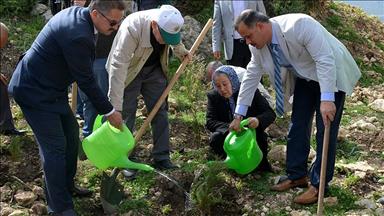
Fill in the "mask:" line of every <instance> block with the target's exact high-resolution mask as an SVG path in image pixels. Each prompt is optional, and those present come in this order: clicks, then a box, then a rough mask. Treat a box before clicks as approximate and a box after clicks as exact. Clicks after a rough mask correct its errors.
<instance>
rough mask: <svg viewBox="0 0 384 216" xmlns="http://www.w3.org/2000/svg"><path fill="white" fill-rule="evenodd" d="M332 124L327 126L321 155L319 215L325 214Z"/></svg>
mask: <svg viewBox="0 0 384 216" xmlns="http://www.w3.org/2000/svg"><path fill="white" fill-rule="evenodd" d="M330 124H331V122H329V124H327V125H326V126H325V130H324V138H323V152H322V156H321V169H320V187H319V196H318V199H317V216H321V215H323V210H324V188H325V182H326V175H327V160H328V146H329V132H330V127H331V126H330Z"/></svg>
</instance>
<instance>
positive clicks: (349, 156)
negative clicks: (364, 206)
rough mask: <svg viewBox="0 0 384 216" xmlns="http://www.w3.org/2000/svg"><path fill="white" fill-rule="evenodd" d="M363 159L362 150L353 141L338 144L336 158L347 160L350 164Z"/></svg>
mask: <svg viewBox="0 0 384 216" xmlns="http://www.w3.org/2000/svg"><path fill="white" fill-rule="evenodd" d="M360 157H361V149H360V148H359V147H358V146H357V144H356V143H354V142H351V141H342V142H340V143H338V144H337V147H336V158H339V159H343V160H346V161H347V162H349V163H352V162H356V161H358V160H359V159H360Z"/></svg>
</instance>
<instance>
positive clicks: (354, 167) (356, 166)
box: [339, 161, 374, 172]
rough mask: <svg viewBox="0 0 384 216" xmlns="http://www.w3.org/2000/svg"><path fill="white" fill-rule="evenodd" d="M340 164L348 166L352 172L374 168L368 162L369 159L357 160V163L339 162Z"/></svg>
mask: <svg viewBox="0 0 384 216" xmlns="http://www.w3.org/2000/svg"><path fill="white" fill-rule="evenodd" d="M339 166H341V167H343V168H346V169H348V170H350V171H352V172H355V171H362V172H368V171H373V170H374V168H373V167H372V166H370V165H369V164H368V163H367V161H357V162H355V163H350V164H339Z"/></svg>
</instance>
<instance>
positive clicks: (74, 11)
mask: <svg viewBox="0 0 384 216" xmlns="http://www.w3.org/2000/svg"><path fill="white" fill-rule="evenodd" d="M124 10H125V4H124V1H123V0H115V1H109V0H94V1H93V2H92V3H91V5H90V6H89V8H82V7H71V8H68V9H65V10H63V11H61V12H59V13H58V14H57V15H55V16H54V17H53V18H52V19H51V20H50V21H49V22H48V23H47V24H46V25H45V26H44V28H43V30H42V31H41V32H40V34H39V35H38V36H37V38H36V39H35V41H34V43H33V44H32V46H31V48H30V49H29V50H28V51H27V52H26V53H25V55H24V57H23V58H22V60H21V61H20V62H19V63H18V65H17V67H16V70H15V72H14V74H13V76H12V79H11V82H10V84H9V88H8V91H9V92H10V93H11V94H13V96H14V98H15V100H16V102H17V103H18V104H19V105H20V108H21V110H22V111H23V113H24V116H25V118H26V120H27V122H28V124H29V125H30V126H31V128H32V130H33V132H34V134H35V136H36V139H37V142H38V144H39V148H40V156H41V160H42V165H43V169H44V177H45V179H44V180H45V186H46V188H45V189H46V190H45V194H46V199H47V203H48V209H49V212H50V213H53V214H57V215H76V213H75V211H74V209H73V208H74V206H73V203H72V198H71V193H73V191H74V190H75V187H74V176H75V173H76V165H77V153H78V152H77V151H78V145H79V143H80V140H79V126H78V124H77V121H76V119H75V117H74V116H73V113H72V111H71V109H70V107H69V104H68V94H67V88H68V86H69V85H70V84H71V83H73V82H75V81H76V82H77V83H78V85H79V87H80V89H81V90H82V91H83V92H84V93H85V94H86V95H87V96H88V97H89V100H91V102H92V103H93V105H94V106H95V108H96V110H97V111H98V113H100V114H104V115H105V116H106V117H107V119H108V121H109V122H110V123H111V124H112V125H113V126H115V127H117V128H121V126H122V117H121V114H120V113H119V112H117V111H115V110H114V108H113V107H112V105H111V104H110V103H109V101H108V98H107V97H106V96H105V95H104V94H103V93H102V92H101V90H100V88H99V87H98V85H97V84H96V82H95V79H94V77H93V75H92V74H93V72H92V63H93V60H94V58H95V34H97V33H102V34H105V35H109V34H110V33H111V32H113V31H115V30H116V29H117V28H118V25H119V23H120V21H121V20H122V18H123V15H124Z"/></svg>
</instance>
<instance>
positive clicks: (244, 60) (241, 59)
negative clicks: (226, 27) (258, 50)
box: [227, 39, 251, 68]
mask: <svg viewBox="0 0 384 216" xmlns="http://www.w3.org/2000/svg"><path fill="white" fill-rule="evenodd" d="M249 61H251V51H249V47H248V45H247V44H246V43H245V41H244V40H243V39H234V40H233V54H232V58H231V59H229V60H227V64H229V65H233V66H238V67H243V68H247V65H248V63H249Z"/></svg>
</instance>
